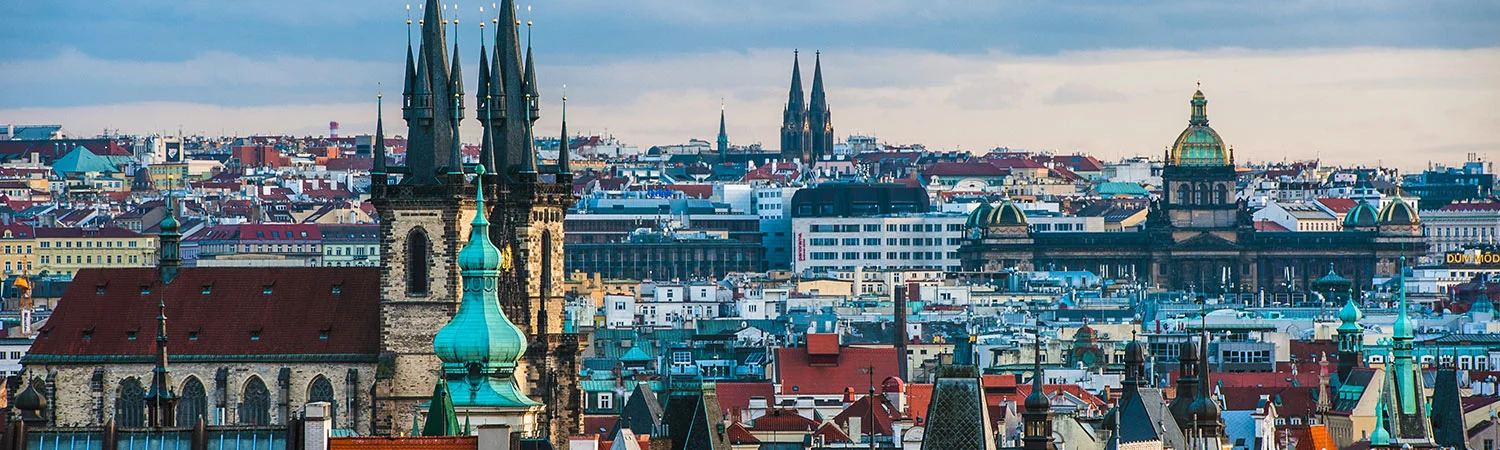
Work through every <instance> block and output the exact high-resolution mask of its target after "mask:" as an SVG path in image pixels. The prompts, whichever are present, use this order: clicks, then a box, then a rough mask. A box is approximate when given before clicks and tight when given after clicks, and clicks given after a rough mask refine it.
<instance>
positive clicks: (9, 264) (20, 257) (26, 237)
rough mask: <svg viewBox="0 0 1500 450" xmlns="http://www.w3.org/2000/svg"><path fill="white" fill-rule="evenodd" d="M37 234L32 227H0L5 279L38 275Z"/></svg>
mask: <svg viewBox="0 0 1500 450" xmlns="http://www.w3.org/2000/svg"><path fill="white" fill-rule="evenodd" d="M36 256H37V255H36V234H35V230H34V229H33V228H32V227H31V226H30V225H19V224H16V225H5V226H0V269H4V270H5V272H4V274H5V278H9V277H10V276H11V275H21V274H25V273H28V272H29V273H36V272H35V270H36V269H35V267H33V265H34V264H35V261H36Z"/></svg>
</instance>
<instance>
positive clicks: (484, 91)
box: [474, 21, 498, 165]
mask: <svg viewBox="0 0 1500 450" xmlns="http://www.w3.org/2000/svg"><path fill="white" fill-rule="evenodd" d="M497 23H498V21H497ZM479 30H480V32H479V93H478V94H476V95H475V99H474V116H475V117H474V118H476V119H479V123H480V125H481V126H480V128H483V129H484V132H483V134H482V135H481V136H480V138H479V164H480V165H494V160H495V144H494V142H491V140H490V139H491V137H492V136H491V134H492V133H491V132H492V130H491V129H490V128H491V126H492V124H493V117H494V116H493V114H494V111H492V110H491V109H492V107H493V106H494V105H492V104H491V102H493V101H494V98H493V97H491V96H490V58H489V55H488V52H487V51H486V50H485V45H484V21H480V22H479Z"/></svg>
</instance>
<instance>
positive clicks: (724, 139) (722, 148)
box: [718, 101, 729, 164]
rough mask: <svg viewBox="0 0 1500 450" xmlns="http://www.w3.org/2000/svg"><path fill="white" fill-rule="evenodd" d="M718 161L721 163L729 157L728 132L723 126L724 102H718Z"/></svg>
mask: <svg viewBox="0 0 1500 450" xmlns="http://www.w3.org/2000/svg"><path fill="white" fill-rule="evenodd" d="M718 144H719V163H720V164H723V163H725V162H727V160H728V159H729V133H728V132H727V131H726V130H725V127H724V102H723V101H720V102H719V142H718Z"/></svg>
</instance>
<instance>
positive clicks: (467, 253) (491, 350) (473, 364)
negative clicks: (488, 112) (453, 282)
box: [432, 166, 527, 399]
mask: <svg viewBox="0 0 1500 450" xmlns="http://www.w3.org/2000/svg"><path fill="white" fill-rule="evenodd" d="M477 172H478V173H479V174H480V175H481V177H482V176H483V174H484V169H483V167H482V166H481V168H480V169H479V170H477ZM478 191H479V193H478V194H477V195H476V203H478V205H477V206H476V208H475V210H476V211H477V213H476V214H475V215H474V221H473V222H471V225H472V227H471V228H470V231H469V243H468V244H467V245H465V246H464V248H463V250H461V251H459V252H458V265H459V268H460V270H461V272H460V275H462V276H463V288H464V293H463V299H462V301H461V302H460V303H459V306H458V312H457V313H455V314H454V315H453V319H452V320H451V321H449V322H448V324H447V325H444V326H443V328H442V329H441V330H438V333H437V337H436V338H435V339H433V343H432V347H433V349H434V350H435V351H436V353H437V355H438V358H440V359H442V360H443V369H444V372H447V373H450V374H465V373H472V372H474V371H476V370H478V371H480V372H483V373H485V374H490V373H493V374H497V375H503V376H509V375H510V374H512V373H513V372H514V371H515V367H516V362H517V361H519V360H520V359H521V354H522V353H523V352H525V351H526V345H527V342H526V334H525V333H522V332H521V329H520V328H518V327H516V325H515V324H514V323H511V321H510V319H509V318H507V317H505V313H504V312H502V311H501V310H500V300H499V297H498V296H497V294H496V284H497V283H498V282H499V275H500V265H501V259H502V258H501V254H500V250H498V249H496V248H495V245H494V244H492V243H491V242H490V232H489V228H490V223H489V221H488V220H486V219H485V217H484V186H483V185H482V184H481V185H480V186H479V188H478ZM456 389H458V388H457V387H455V390H456ZM454 397H455V399H461V398H462V396H460V395H455V396H454Z"/></svg>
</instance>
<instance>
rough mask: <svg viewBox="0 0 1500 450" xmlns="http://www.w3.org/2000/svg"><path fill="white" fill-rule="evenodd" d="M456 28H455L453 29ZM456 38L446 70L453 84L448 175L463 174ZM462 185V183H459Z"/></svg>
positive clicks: (461, 103) (460, 81)
mask: <svg viewBox="0 0 1500 450" xmlns="http://www.w3.org/2000/svg"><path fill="white" fill-rule="evenodd" d="M453 24H454V25H458V19H456V18H455V19H453ZM455 28H456V27H455ZM458 41H459V40H458V38H457V36H456V33H455V37H454V39H453V68H452V69H449V70H448V76H449V79H450V80H451V82H452V84H453V99H452V102H451V103H450V104H451V105H452V106H453V122H452V127H453V146H452V147H451V151H450V153H449V155H448V173H449V174H462V173H464V155H463V143H462V142H461V141H460V140H459V134H458V129H459V124H460V123H463V120H464V72H463V63H462V62H459V54H458ZM459 183H462V181H459Z"/></svg>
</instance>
